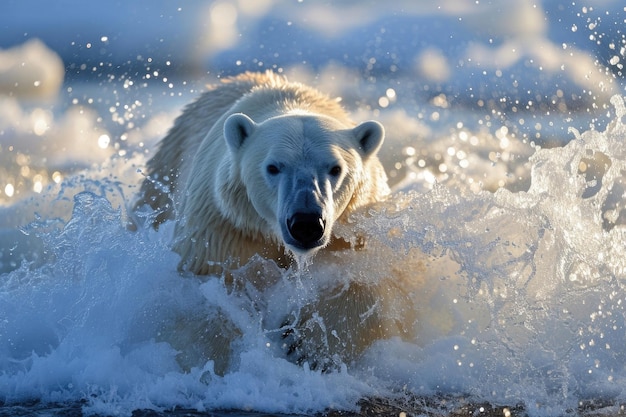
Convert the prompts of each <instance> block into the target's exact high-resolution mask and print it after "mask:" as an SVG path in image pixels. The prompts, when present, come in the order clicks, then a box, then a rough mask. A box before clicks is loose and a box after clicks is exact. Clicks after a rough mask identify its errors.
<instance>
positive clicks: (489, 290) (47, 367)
mask: <svg viewBox="0 0 626 417" xmlns="http://www.w3.org/2000/svg"><path fill="white" fill-rule="evenodd" d="M612 103H613V105H614V106H615V112H616V113H615V114H616V116H615V119H614V120H613V121H612V122H611V123H610V125H609V126H608V127H607V129H606V130H605V131H604V132H599V131H595V130H590V131H586V132H583V133H581V134H580V133H578V132H573V135H574V139H573V140H572V141H571V142H570V143H569V144H568V145H566V146H564V147H560V148H554V149H538V150H537V151H536V153H535V154H534V155H533V156H532V158H531V159H530V165H531V166H532V179H531V185H530V188H529V189H528V190H527V191H524V192H511V191H507V190H504V189H501V190H498V191H497V192H495V193H489V192H480V193H475V194H473V193H465V192H463V191H457V190H456V189H451V188H446V187H444V186H441V185H437V184H435V185H434V187H433V189H432V191H429V192H425V193H424V192H418V191H416V190H420V189H421V188H420V185H419V184H415V190H411V189H410V188H411V187H410V186H406V187H405V188H404V190H405V191H403V192H398V193H396V194H395V195H394V196H393V198H392V199H391V200H390V201H388V202H386V203H382V204H380V205H378V206H376V207H373V208H371V209H370V210H368V211H367V212H365V213H359V214H355V216H354V217H353V218H352V219H351V220H350V222H349V223H348V224H347V225H343V227H345V228H346V229H344V230H342V229H341V227H340V228H339V229H338V233H340V234H342V233H345V234H346V236H347V234H348V229H350V230H352V231H356V232H357V234H359V235H362V236H363V237H364V239H365V242H366V245H365V246H364V247H363V248H362V250H359V251H354V252H347V253H342V254H337V255H331V256H329V257H326V258H317V257H316V258H315V260H314V262H313V263H312V264H311V265H309V267H308V268H306V269H298V270H286V271H285V270H280V269H278V268H277V267H276V266H275V265H273V264H272V263H271V262H268V261H265V260H263V259H262V258H255V259H253V260H252V261H251V262H250V263H249V264H248V265H245V266H244V267H242V268H241V269H239V270H237V271H233V276H232V277H231V278H229V279H230V280H231V281H227V279H226V277H225V276H224V277H212V278H209V279H206V280H201V279H199V278H197V277H193V276H182V277H181V275H180V274H179V273H178V272H177V271H176V265H177V264H178V256H177V255H175V254H174V253H172V252H171V251H170V250H169V239H170V238H171V234H172V229H173V225H172V223H171V222H166V223H165V224H163V225H162V227H161V228H160V229H159V231H158V232H155V231H153V230H151V229H149V228H145V229H142V228H139V229H138V230H137V231H135V232H131V231H129V230H127V228H126V226H125V220H124V216H125V214H124V213H123V211H122V210H121V209H120V208H115V207H119V206H118V205H117V204H113V205H112V204H111V201H112V200H115V201H118V200H119V199H122V200H123V199H124V196H123V195H122V196H120V195H117V197H115V198H114V197H113V196H112V195H111V190H114V189H115V187H110V186H106V187H102V186H99V185H98V183H91V185H89V181H91V180H87V181H86V183H87V186H86V187H85V188H87V192H83V193H78V194H77V195H76V196H75V197H74V198H73V206H74V208H73V211H72V214H71V216H70V217H69V218H65V217H62V216H61V217H52V219H55V220H53V221H52V222H51V223H50V218H47V217H46V216H45V213H41V215H42V217H41V220H40V221H38V222H36V223H34V224H32V225H31V226H29V227H28V228H25V229H24V230H25V231H26V232H27V234H28V236H27V237H31V236H35V237H37V238H39V239H41V242H42V246H41V247H40V248H39V249H37V250H39V251H41V257H39V258H38V259H39V260H40V261H39V262H30V263H29V262H24V263H22V265H21V266H19V267H17V268H14V269H13V270H12V271H10V272H5V273H3V274H2V275H0V277H1V279H0V317H2V319H1V320H0V369H1V370H2V371H0V401H2V402H4V403H5V404H14V403H21V402H24V401H27V400H31V399H38V400H41V401H44V402H76V401H85V405H84V407H85V410H86V411H88V412H98V413H104V414H107V413H115V414H121V415H130V414H131V413H132V410H134V409H137V408H147V409H154V410H163V409H164V408H168V407H179V408H181V407H182V408H191V409H198V410H208V409H218V408H221V409H230V408H237V409H250V410H256V411H265V412H272V413H303V414H307V413H315V412H320V411H323V410H328V409H335V408H339V409H347V410H354V409H355V408H356V407H357V402H358V401H359V399H362V398H367V397H370V398H371V397H380V396H382V397H385V398H387V399H388V400H389V401H392V402H393V401H394V398H397V396H398V395H400V397H402V400H400V403H402V401H406V399H407V398H430V399H433V401H436V400H434V399H436V398H438V396H440V395H444V396H454V395H463V396H464V397H465V398H466V399H467V398H469V399H470V401H474V402H476V403H483V402H488V403H490V404H494V405H503V406H504V405H507V406H519V407H521V408H523V409H524V410H525V411H526V412H527V413H528V414H530V415H533V416H547V415H554V414H565V413H569V412H572V410H578V409H579V407H580V405H581V404H590V403H600V404H602V406H603V407H605V410H608V411H616V410H618V407H619V404H622V403H624V402H625V401H626V393H624V391H623V387H624V386H626V385H625V384H626V372H625V371H624V367H623V364H624V363H625V362H626V353H625V351H624V349H623V346H624V345H625V344H626V338H625V336H624V334H625V333H624V328H625V326H626V314H625V312H624V304H625V303H626V291H625V289H624V278H625V275H626V259H625V258H624V257H623V253H624V252H625V250H626V198H625V197H624V195H625V190H626V146H625V145H624V143H623V140H622V138H623V137H624V135H626V127H625V126H624V125H623V123H622V120H621V119H622V118H623V116H624V114H625V107H624V104H623V100H622V99H621V98H619V97H617V98H614V99H613V100H612ZM102 184H103V183H100V185H102ZM67 194H69V191H68V190H65V191H64V192H63V193H62V195H63V197H62V199H66V198H67ZM46 222H48V223H46ZM3 236H4V235H3ZM3 239H4V238H3ZM6 239H9V238H6ZM7 241H8V240H7ZM20 242H21V241H20ZM3 243H4V241H3ZM11 248H12V251H17V252H19V251H20V250H24V251H27V250H30V249H29V248H32V246H25V245H24V246H23V245H22V243H19V242H18V244H17V246H15V245H14V244H11ZM44 255H45V256H44ZM269 278H271V279H269ZM227 283H228V284H229V285H225V284H227ZM354 285H356V286H357V287H356V288H365V289H371V288H376V291H378V292H377V294H378V297H377V298H376V299H375V300H367V303H364V306H365V307H367V308H364V309H363V310H362V311H360V312H359V313H360V314H361V315H362V317H363V319H367V318H368V317H371V315H372V314H374V313H376V314H380V315H382V316H381V317H383V318H384V319H386V320H389V322H391V321H394V320H395V322H398V323H401V324H402V326H403V328H404V330H402V329H401V331H399V332H398V333H397V334H394V335H389V334H383V335H382V336H381V337H373V339H374V340H370V341H371V344H368V345H367V346H366V347H365V348H364V349H363V351H362V353H358V354H355V355H348V356H346V357H348V358H349V360H343V359H341V358H340V360H337V358H336V357H333V355H332V354H331V355H330V359H331V362H329V363H331V364H332V365H333V366H331V367H329V368H326V369H327V370H330V372H326V373H324V372H322V369H323V368H324V367H323V366H322V367H321V368H322V369H318V368H316V367H315V366H314V361H313V360H311V358H303V359H302V360H298V359H294V358H291V357H290V355H289V346H290V342H288V341H289V340H294V338H293V337H292V336H293V335H294V334H295V333H293V332H295V331H296V330H297V331H300V332H301V334H304V335H305V336H307V337H306V338H305V339H306V340H313V339H314V338H310V337H309V336H310V335H314V336H316V337H321V338H318V339H315V340H321V341H322V342H321V343H320V344H319V345H318V347H319V349H320V351H322V352H330V351H331V350H332V349H337V347H338V346H339V347H342V346H343V347H345V346H348V345H347V344H345V343H344V344H343V345H341V344H336V345H332V343H334V342H332V343H331V341H332V340H343V341H345V340H347V339H346V338H345V335H342V334H332V333H331V334H327V333H326V331H325V328H327V327H328V320H330V319H331V318H332V317H333V316H332V313H329V311H328V308H327V307H328V305H332V303H333V301H332V300H334V299H338V298H341V297H342V296H343V295H345V294H351V293H350V291H351V288H352V289H354V288H355V287H353V286H354ZM357 294H358V292H357ZM333 297H334V298H333ZM370 301H371V303H370ZM368 303H370V304H368ZM335 308H336V309H341V308H345V304H338V305H336V306H335ZM336 309H335V310H333V311H335V312H337V311H342V310H336ZM331 310H332V309H331ZM181 317H183V318H185V320H183V321H181V320H180V318H181ZM216 320H217V321H219V322H220V323H226V322H228V323H231V324H232V327H229V326H230V325H222V327H221V328H220V329H221V330H220V331H218V332H215V331H209V332H207V326H204V325H203V323H215V321H216ZM224 320H226V321H224ZM172 326H173V328H178V329H184V331H181V332H178V333H175V335H176V336H177V338H178V339H177V340H173V339H172V338H171V337H168V336H171V334H168V333H167V332H168V331H169V330H171V329H172ZM224 326H226V327H224ZM351 326H353V324H352V325H351ZM402 326H401V327H402ZM209 327H210V326H209ZM290 330H291V331H292V333H289V331H290ZM229 332H230V333H229ZM307 332H309V333H307ZM216 336H217V337H218V338H219V337H221V338H222V339H221V340H224V341H226V342H228V343H230V342H232V343H231V345H230V352H231V353H230V355H231V356H230V361H229V362H228V364H227V365H226V367H225V368H222V369H221V370H220V369H219V368H218V366H217V365H218V363H217V361H216V360H214V359H215V358H212V357H211V355H213V354H215V352H213V353H211V352H210V351H209V352H207V351H202V349H200V350H199V351H192V352H191V353H194V352H195V353H196V354H197V353H198V352H199V354H198V355H196V356H195V357H194V358H193V359H194V360H191V361H189V362H188V363H187V365H186V366H184V365H185V364H184V363H181V362H184V361H181V354H182V355H184V354H185V349H188V348H193V347H194V346H196V347H197V346H200V347H202V346H203V343H204V342H203V340H206V337H216ZM296 336H297V335H296ZM371 336H372V335H371V334H370V335H369V336H368V337H371ZM379 336H380V335H379ZM203 338H204V339H203ZM295 340H298V338H297V337H296V338H295ZM286 341H287V342H286ZM331 348H332V349H331ZM187 353H189V352H187ZM188 357H189V356H188ZM321 357H324V355H322V356H321ZM183 359H184V358H183ZM318 363H319V360H318ZM404 404H406V403H404Z"/></svg>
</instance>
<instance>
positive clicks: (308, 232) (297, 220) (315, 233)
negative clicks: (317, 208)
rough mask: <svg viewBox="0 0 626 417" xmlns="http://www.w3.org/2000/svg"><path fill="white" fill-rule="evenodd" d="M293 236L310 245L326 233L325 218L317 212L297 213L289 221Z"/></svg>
mask: <svg viewBox="0 0 626 417" xmlns="http://www.w3.org/2000/svg"><path fill="white" fill-rule="evenodd" d="M287 227H288V228H289V233H291V236H292V237H293V238H294V239H296V240H297V241H298V242H300V243H301V244H302V245H303V246H305V247H308V246H310V245H311V244H313V243H315V242H317V241H318V240H320V239H321V238H322V236H323V235H324V227H325V222H324V219H323V218H322V217H321V216H320V215H319V214H316V213H296V214H294V215H293V216H292V217H291V218H290V219H289V220H288V221H287Z"/></svg>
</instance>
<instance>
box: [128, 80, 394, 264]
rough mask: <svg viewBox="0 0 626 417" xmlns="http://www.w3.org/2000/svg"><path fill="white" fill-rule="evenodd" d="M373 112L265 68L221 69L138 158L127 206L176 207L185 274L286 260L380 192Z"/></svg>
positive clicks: (325, 240)
mask: <svg viewBox="0 0 626 417" xmlns="http://www.w3.org/2000/svg"><path fill="white" fill-rule="evenodd" d="M383 140H384V129H383V126H382V125H381V124H380V123H378V122H375V121H366V122H364V123H361V124H359V125H356V126H355V124H354V123H353V122H352V121H351V120H350V119H349V118H348V115H347V113H346V112H345V111H344V110H343V109H342V107H341V106H340V105H339V104H338V102H337V101H336V100H332V99H330V98H329V97H327V96H326V95H323V94H321V93H320V92H318V91H316V90H314V89H312V88H309V87H306V86H304V85H302V84H298V83H290V82H287V81H286V79H285V78H284V77H281V76H278V75H275V74H274V73H272V72H266V73H244V74H242V75H239V76H236V77H232V78H226V79H223V80H222V83H221V84H220V85H218V86H215V87H212V88H211V89H210V90H209V91H207V92H206V93H204V94H202V95H201V96H200V97H199V98H198V99H197V100H196V101H195V102H194V103H192V104H191V105H190V106H188V107H187V108H186V109H185V111H184V112H183V114H182V115H181V116H180V117H179V118H178V119H177V120H176V122H175V124H174V127H173V128H172V129H171V130H170V132H169V133H168V134H167V136H166V137H165V138H164V139H163V141H162V142H161V145H160V147H159V150H158V152H157V153H156V154H155V155H154V157H153V158H152V159H151V160H150V161H149V163H148V176H147V178H146V180H145V181H144V182H143V184H142V189H141V199H140V201H139V202H138V204H137V205H138V206H141V205H144V204H148V205H149V206H151V207H152V209H154V210H157V212H158V215H157V216H156V218H155V223H157V224H158V223H160V222H163V221H164V220H166V219H168V218H172V217H175V218H176V222H177V223H176V231H175V235H176V243H175V247H174V249H175V251H176V252H178V253H179V254H180V255H181V264H180V267H181V268H182V269H185V270H189V271H191V272H193V273H195V274H208V273H212V272H215V270H216V266H224V265H225V264H229V265H233V263H234V264H235V265H236V264H245V263H246V262H247V261H248V260H249V259H250V258H251V257H252V256H253V255H255V254H260V255H262V256H263V257H264V258H271V259H274V260H275V261H276V262H277V263H278V264H279V265H282V266H287V265H289V264H290V263H291V260H292V258H293V257H294V255H295V257H299V256H305V257H306V256H311V255H313V254H315V253H316V252H317V251H319V250H320V249H323V248H326V249H329V250H332V249H336V248H344V247H345V246H346V242H345V241H342V240H341V239H336V237H335V236H333V226H334V224H335V222H337V221H343V220H345V219H346V218H347V216H348V215H349V214H350V213H352V212H353V211H354V210H356V209H357V208H359V207H361V206H364V205H367V204H370V203H373V202H377V201H380V200H382V199H384V198H385V197H386V196H387V195H388V194H389V187H388V186H387V177H386V174H385V171H384V169H383V167H382V165H381V163H380V161H379V160H378V157H377V152H378V150H379V148H380V146H381V145H382V143H383Z"/></svg>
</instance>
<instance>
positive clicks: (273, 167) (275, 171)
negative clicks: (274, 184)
mask: <svg viewBox="0 0 626 417" xmlns="http://www.w3.org/2000/svg"><path fill="white" fill-rule="evenodd" d="M266 169H267V173H268V174H270V175H277V174H278V173H279V172H280V169H278V167H277V166H276V165H268V166H267V168H266Z"/></svg>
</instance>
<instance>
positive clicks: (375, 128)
mask: <svg viewBox="0 0 626 417" xmlns="http://www.w3.org/2000/svg"><path fill="white" fill-rule="evenodd" d="M352 131H353V132H354V136H355V137H356V140H357V143H358V145H359V149H360V150H361V152H362V153H363V155H364V156H371V155H375V154H376V152H378V150H379V149H380V146H381V145H382V144H383V141H384V140H385V128H384V127H383V125H382V124H380V123H378V122H376V121H374V120H370V121H368V122H363V123H361V124H360V125H358V126H357V127H355V128H354V129H352Z"/></svg>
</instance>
